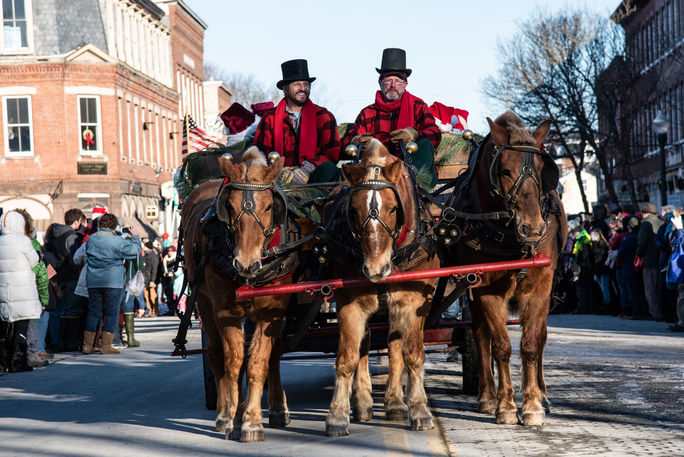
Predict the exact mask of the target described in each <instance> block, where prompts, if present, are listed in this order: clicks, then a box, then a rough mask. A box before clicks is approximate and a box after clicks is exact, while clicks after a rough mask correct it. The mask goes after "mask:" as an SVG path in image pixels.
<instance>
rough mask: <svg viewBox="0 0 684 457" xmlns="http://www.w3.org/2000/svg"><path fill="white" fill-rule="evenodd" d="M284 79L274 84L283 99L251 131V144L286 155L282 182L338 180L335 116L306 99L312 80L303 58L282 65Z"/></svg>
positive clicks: (338, 141) (266, 150)
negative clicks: (254, 130) (252, 136)
mask: <svg viewBox="0 0 684 457" xmlns="http://www.w3.org/2000/svg"><path fill="white" fill-rule="evenodd" d="M281 68H282V72H283V79H282V80H280V81H278V83H277V84H276V86H277V87H278V89H282V91H283V95H284V97H283V99H282V100H280V102H279V103H278V105H277V106H275V107H274V108H272V109H270V110H268V111H266V112H265V113H264V115H263V117H262V118H261V122H259V126H258V127H257V130H256V133H255V134H254V145H255V146H257V147H258V148H259V149H260V150H261V151H263V152H265V153H266V154H268V153H269V152H271V151H276V152H279V153H280V154H281V155H283V156H284V157H285V166H286V167H288V168H286V169H285V170H284V171H283V175H282V176H281V181H292V180H294V181H296V182H299V183H304V182H328V181H335V180H337V179H339V171H338V169H337V166H336V163H337V160H338V158H339V151H340V137H339V135H338V134H337V122H336V121H335V117H334V116H333V115H332V113H330V111H328V110H327V109H325V108H323V107H322V106H317V105H315V104H314V103H313V102H311V100H310V99H309V92H310V90H311V83H312V82H313V81H314V80H315V79H316V78H312V77H309V69H308V66H307V62H306V60H304V59H296V60H289V61H287V62H284V63H283V64H282V65H281Z"/></svg>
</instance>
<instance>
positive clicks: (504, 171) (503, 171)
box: [501, 170, 513, 178]
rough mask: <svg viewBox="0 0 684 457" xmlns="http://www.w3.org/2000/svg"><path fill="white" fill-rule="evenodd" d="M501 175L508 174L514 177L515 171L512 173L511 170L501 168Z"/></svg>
mask: <svg viewBox="0 0 684 457" xmlns="http://www.w3.org/2000/svg"><path fill="white" fill-rule="evenodd" d="M501 176H508V177H509V178H512V177H513V173H511V170H501Z"/></svg>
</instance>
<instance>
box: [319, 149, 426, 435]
mask: <svg viewBox="0 0 684 457" xmlns="http://www.w3.org/2000/svg"><path fill="white" fill-rule="evenodd" d="M343 173H344V176H345V178H346V179H347V181H348V184H349V187H348V194H347V200H346V204H345V208H344V209H343V210H342V211H343V212H345V213H346V214H345V215H344V216H343V217H342V219H343V220H345V222H346V224H344V225H346V227H347V229H348V234H349V236H348V237H347V239H346V240H344V241H347V242H346V243H345V242H342V243H338V245H346V246H353V249H352V251H355V254H354V253H352V254H351V255H349V256H345V254H344V253H338V252H336V253H335V255H336V257H337V258H338V260H340V262H338V263H337V264H336V267H335V272H334V273H335V274H336V275H342V276H343V277H345V276H351V275H354V274H355V273H356V272H358V271H359V269H360V270H361V271H363V273H364V274H365V275H366V276H367V277H368V278H369V279H370V280H371V281H373V282H377V281H380V280H382V279H385V278H386V277H387V276H389V275H390V274H391V273H392V270H393V269H395V268H396V269H400V270H404V271H407V270H413V269H416V270H417V269H427V268H435V267H436V266H438V264H439V260H438V258H437V257H436V256H434V252H433V253H429V252H427V251H426V249H424V248H423V244H422V243H421V241H422V238H421V217H427V218H429V216H428V215H427V213H425V211H423V210H422V208H420V207H419V205H418V204H417V197H416V195H415V191H414V189H413V187H412V181H411V179H410V178H409V177H408V171H407V169H406V168H405V166H404V164H403V163H402V162H401V161H399V160H397V159H396V158H395V157H393V156H391V155H390V154H389V152H388V151H387V149H386V148H385V146H383V145H382V143H380V142H379V141H377V140H371V142H370V143H368V146H367V147H366V149H364V153H363V154H362V157H361V160H360V163H359V164H358V165H354V166H351V165H345V166H343ZM350 258H351V259H352V260H349V261H347V259H350ZM356 261H358V262H356ZM357 266H358V268H357ZM435 282H436V281H435V280H420V281H412V282H406V283H400V284H392V285H390V286H384V285H378V286H375V287H366V288H354V289H340V290H339V291H338V292H337V295H336V300H337V318H338V322H339V327H340V330H339V331H340V339H339V350H338V352H337V361H336V364H335V374H336V378H335V392H334V394H333V399H332V402H331V404H330V411H329V413H328V416H327V419H326V434H328V435H329V436H341V435H347V434H349V412H350V411H349V410H350V401H349V393H350V384H351V377H352V375H353V374H354V372H355V371H356V375H355V377H354V386H353V387H354V398H353V412H354V416H355V418H356V419H358V420H361V421H367V420H370V419H371V418H372V415H373V399H372V396H371V381H370V375H369V371H368V352H367V349H368V339H369V333H368V331H367V322H368V318H369V317H370V316H371V315H372V314H373V313H375V312H376V311H378V310H380V309H381V308H384V310H387V311H388V313H389V326H390V328H389V332H390V333H389V341H388V345H389V358H390V375H389V377H388V381H387V389H386V392H385V412H386V417H387V418H388V419H406V418H407V417H408V418H409V420H410V424H411V429H412V430H426V429H431V428H433V423H432V416H431V414H430V410H429V409H428V407H427V398H426V395H425V389H424V386H423V362H424V360H425V352H424V349H423V324H424V322H425V317H426V315H427V313H428V311H429V308H430V305H431V298H432V292H433V290H434V286H435ZM404 364H405V365H406V368H407V370H408V386H407V397H408V406H407V405H406V403H404V394H403V391H402V385H401V376H402V372H403V369H404Z"/></svg>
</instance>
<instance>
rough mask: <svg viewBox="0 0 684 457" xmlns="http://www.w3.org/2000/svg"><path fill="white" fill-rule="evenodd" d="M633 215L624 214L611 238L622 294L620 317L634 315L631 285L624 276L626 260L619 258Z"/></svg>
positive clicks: (618, 283)
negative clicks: (630, 293) (619, 250)
mask: <svg viewBox="0 0 684 457" xmlns="http://www.w3.org/2000/svg"><path fill="white" fill-rule="evenodd" d="M630 218H631V216H624V217H623V218H622V219H621V221H620V227H619V228H618V229H617V230H616V231H615V233H614V234H613V237H612V238H611V239H610V249H611V258H613V259H614V264H613V268H614V269H615V280H616V282H617V286H618V291H619V295H620V314H618V317H620V318H626V317H629V316H631V315H632V306H631V300H630V296H629V285H628V284H627V279H626V278H625V277H624V274H623V272H622V267H623V264H624V262H623V261H622V259H619V258H618V249H620V245H621V244H622V241H623V240H624V239H625V238H626V237H627V235H629V227H628V225H627V224H628V222H629V219H630Z"/></svg>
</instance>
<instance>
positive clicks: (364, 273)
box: [361, 265, 370, 278]
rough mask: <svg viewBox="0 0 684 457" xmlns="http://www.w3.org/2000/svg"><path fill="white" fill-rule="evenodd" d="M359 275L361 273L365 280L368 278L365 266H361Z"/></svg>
mask: <svg viewBox="0 0 684 457" xmlns="http://www.w3.org/2000/svg"><path fill="white" fill-rule="evenodd" d="M361 273H363V275H364V276H365V277H367V278H369V277H370V274H369V273H368V268H366V266H365V265H363V266H362V267H361Z"/></svg>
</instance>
